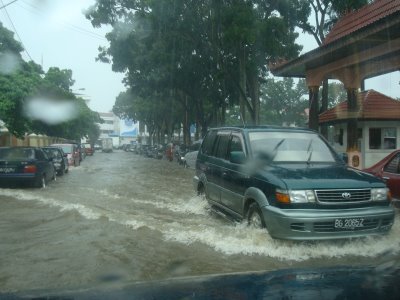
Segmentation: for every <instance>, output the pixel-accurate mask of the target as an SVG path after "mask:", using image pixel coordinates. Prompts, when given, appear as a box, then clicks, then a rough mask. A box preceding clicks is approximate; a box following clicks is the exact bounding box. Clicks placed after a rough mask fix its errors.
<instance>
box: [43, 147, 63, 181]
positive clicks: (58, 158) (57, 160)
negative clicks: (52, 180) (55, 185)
mask: <svg viewBox="0 0 400 300" xmlns="http://www.w3.org/2000/svg"><path fill="white" fill-rule="evenodd" d="M42 149H43V150H44V152H46V154H47V156H48V157H49V158H52V159H53V164H54V168H55V169H56V171H57V175H60V176H62V175H64V173H68V171H69V165H68V157H67V154H66V153H64V151H63V150H62V149H61V148H60V147H51V146H48V147H42Z"/></svg>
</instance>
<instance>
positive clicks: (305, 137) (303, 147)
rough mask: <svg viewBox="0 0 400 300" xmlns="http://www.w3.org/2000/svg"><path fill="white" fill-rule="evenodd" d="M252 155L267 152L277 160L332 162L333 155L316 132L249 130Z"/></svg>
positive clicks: (277, 161)
mask: <svg viewBox="0 0 400 300" xmlns="http://www.w3.org/2000/svg"><path fill="white" fill-rule="evenodd" d="M249 137H250V145H251V150H252V153H253V155H257V154H259V153H267V154H270V155H272V156H273V161H274V162H276V163H279V162H300V163H309V162H321V163H333V162H335V157H334V156H333V153H332V151H331V150H330V149H329V147H328V146H327V145H326V143H325V142H324V141H323V140H322V139H321V138H320V137H319V136H318V135H316V134H310V133H300V132H250V133H249Z"/></svg>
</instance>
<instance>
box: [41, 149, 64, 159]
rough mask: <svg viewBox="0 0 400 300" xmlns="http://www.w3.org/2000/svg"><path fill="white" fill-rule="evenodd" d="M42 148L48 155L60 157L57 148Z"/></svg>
mask: <svg viewBox="0 0 400 300" xmlns="http://www.w3.org/2000/svg"><path fill="white" fill-rule="evenodd" d="M43 150H44V151H45V152H46V154H48V155H50V157H56V158H60V157H61V153H60V151H58V150H57V149H54V148H44V149H43Z"/></svg>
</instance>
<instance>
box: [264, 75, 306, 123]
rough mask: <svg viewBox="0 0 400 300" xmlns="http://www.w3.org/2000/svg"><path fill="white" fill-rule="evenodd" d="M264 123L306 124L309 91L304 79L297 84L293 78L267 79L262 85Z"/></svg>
mask: <svg viewBox="0 0 400 300" xmlns="http://www.w3.org/2000/svg"><path fill="white" fill-rule="evenodd" d="M262 92H263V95H262V100H261V103H262V105H261V112H262V113H261V116H262V119H261V120H262V123H264V124H275V125H287V126H289V125H293V124H295V125H296V126H305V125H306V123H305V122H306V121H307V116H306V113H305V110H306V108H307V107H308V91H307V86H306V84H305V81H304V80H300V81H299V82H298V83H297V84H296V83H295V81H294V80H293V79H292V78H284V79H283V80H275V79H274V78H269V79H267V81H266V83H265V84H264V85H262Z"/></svg>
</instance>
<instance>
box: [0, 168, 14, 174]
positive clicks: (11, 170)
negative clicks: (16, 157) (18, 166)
mask: <svg viewBox="0 0 400 300" xmlns="http://www.w3.org/2000/svg"><path fill="white" fill-rule="evenodd" d="M14 172H15V168H9V167H1V168H0V173H14Z"/></svg>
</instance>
